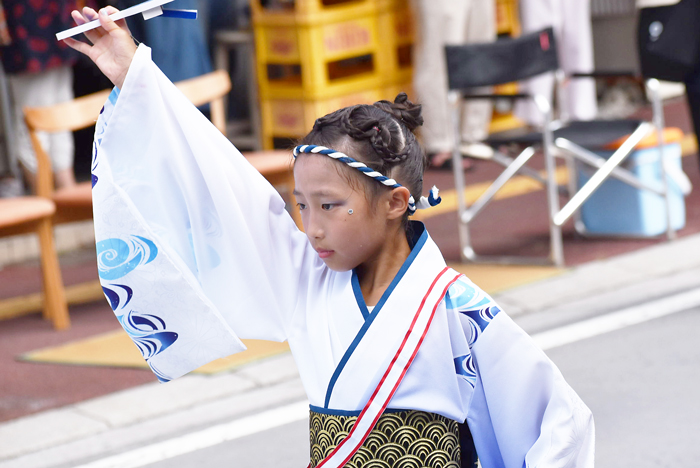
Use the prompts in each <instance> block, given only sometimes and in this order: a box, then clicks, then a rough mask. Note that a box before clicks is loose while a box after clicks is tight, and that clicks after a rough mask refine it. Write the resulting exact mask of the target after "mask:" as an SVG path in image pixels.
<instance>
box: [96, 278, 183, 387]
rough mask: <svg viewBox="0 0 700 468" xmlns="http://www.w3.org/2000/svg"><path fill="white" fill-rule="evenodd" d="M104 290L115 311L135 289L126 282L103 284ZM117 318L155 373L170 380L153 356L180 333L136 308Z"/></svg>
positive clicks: (173, 340)
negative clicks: (153, 359)
mask: <svg viewBox="0 0 700 468" xmlns="http://www.w3.org/2000/svg"><path fill="white" fill-rule="evenodd" d="M102 290H103V291H104V293H105V296H107V299H108V301H109V304H110V306H111V307H112V310H113V311H115V312H116V311H117V309H124V308H125V307H126V306H127V305H128V304H129V302H131V299H132V297H133V295H134V292H133V290H132V289H131V288H130V287H129V286H127V285H125V284H110V285H109V287H107V286H102ZM117 319H118V320H119V323H120V324H121V325H122V327H123V328H124V330H125V331H126V333H127V334H128V335H129V337H130V338H131V340H132V341H133V342H134V344H136V347H137V348H138V350H139V351H140V352H141V356H143V358H144V359H145V360H146V362H147V363H148V365H149V366H150V367H151V369H152V370H153V373H154V374H155V375H156V377H158V380H160V381H161V382H168V381H170V378H168V376H166V375H165V374H164V373H163V372H161V371H160V370H158V369H157V368H156V367H155V366H154V365H153V363H152V362H151V358H152V357H154V356H157V355H158V354H160V353H162V352H163V351H165V350H166V349H168V348H169V347H170V346H171V345H172V344H173V343H175V341H177V338H178V334H177V333H175V332H173V331H169V330H167V326H166V324H165V321H164V320H163V319H162V318H160V317H158V316H156V315H152V314H142V313H140V312H137V311H135V310H130V311H129V312H128V313H126V314H122V315H119V314H117Z"/></svg>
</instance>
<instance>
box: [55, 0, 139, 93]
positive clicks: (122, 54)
mask: <svg viewBox="0 0 700 468" xmlns="http://www.w3.org/2000/svg"><path fill="white" fill-rule="evenodd" d="M117 11H119V10H117V9H116V8H114V7H111V6H108V7H106V8H103V9H101V10H100V13H99V14H98V13H97V12H96V11H95V10H93V9H92V8H88V7H85V8H83V11H82V13H81V12H79V11H77V10H74V11H73V12H72V13H71V16H72V17H73V19H74V20H75V22H76V23H77V24H78V25H81V24H84V23H87V22H89V21H93V20H96V19H98V18H99V20H100V23H101V24H102V27H101V28H97V29H93V30H91V31H87V32H86V33H85V37H87V39H88V40H89V41H90V42H91V43H92V46H90V45H89V44H87V43H85V42H80V41H77V40H75V39H73V38H70V37H69V38H67V39H64V40H65V41H66V44H68V45H69V46H70V47H72V48H73V49H75V50H77V51H78V52H81V53H83V54H85V55H87V56H88V57H90V59H91V60H92V61H93V62H95V64H96V65H97V67H98V68H99V69H100V70H101V71H102V73H104V74H105V76H106V77H107V78H109V80H110V81H111V82H112V83H114V85H115V86H116V87H118V88H119V89H121V87H122V85H123V84H124V78H126V73H127V72H128V71H129V66H130V65H131V60H132V59H133V58H134V54H135V53H136V44H134V40H133V39H132V37H131V33H130V32H129V28H128V27H127V25H126V20H123V19H122V20H119V21H116V22H115V21H113V20H112V19H111V18H110V17H109V15H110V14H113V13H116V12H117Z"/></svg>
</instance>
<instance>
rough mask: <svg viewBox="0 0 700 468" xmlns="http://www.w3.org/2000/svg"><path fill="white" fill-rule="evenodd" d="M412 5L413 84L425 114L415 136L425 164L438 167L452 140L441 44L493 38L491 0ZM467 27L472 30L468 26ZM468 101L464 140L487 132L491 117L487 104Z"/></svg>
mask: <svg viewBox="0 0 700 468" xmlns="http://www.w3.org/2000/svg"><path fill="white" fill-rule="evenodd" d="M489 5H490V6H491V7H490V9H489ZM413 7H414V12H415V18H416V28H417V37H416V44H415V49H414V62H413V63H414V66H413V70H414V71H413V84H414V88H415V91H416V95H417V96H418V101H419V102H420V103H421V105H422V106H423V117H424V119H425V123H424V125H423V127H422V128H421V137H422V141H423V144H424V146H425V148H426V151H427V153H428V154H429V155H430V156H431V164H432V165H434V166H437V167H440V166H442V165H444V164H445V163H446V162H449V161H451V158H452V154H451V153H452V147H453V145H454V138H453V136H452V135H453V131H452V126H453V125H452V120H451V109H450V107H449V104H448V102H447V92H448V90H447V71H446V65H445V52H444V47H445V45H446V44H464V43H465V42H485V41H490V40H493V39H494V38H495V19H494V16H495V13H493V10H494V8H493V0H414V1H413ZM484 12H487V13H486V15H485V16H484V17H482V18H479V17H478V16H477V15H482V14H485V13H484ZM489 13H490V14H489ZM489 25H491V26H492V29H489V27H488V26H489ZM470 27H471V28H472V30H471V31H468V29H469V28H470ZM491 31H493V33H491ZM484 32H486V34H484ZM469 107H473V110H472V111H470V110H467V112H468V113H469V114H468V115H467V114H465V120H466V121H465V134H464V136H465V137H467V138H468V140H469V141H472V139H473V138H475V139H483V138H484V137H485V136H486V134H487V133H488V124H489V121H490V117H491V113H490V107H489V104H488V103H486V104H483V103H479V104H475V107H474V106H469ZM486 109H488V111H486ZM471 112H473V113H471ZM466 164H468V162H467V163H466ZM466 164H465V165H466Z"/></svg>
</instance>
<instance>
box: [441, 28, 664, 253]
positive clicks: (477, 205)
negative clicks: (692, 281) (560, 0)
mask: <svg viewBox="0 0 700 468" xmlns="http://www.w3.org/2000/svg"><path fill="white" fill-rule="evenodd" d="M445 54H446V58H447V75H448V81H449V89H450V93H449V101H450V104H451V105H452V120H453V125H454V135H455V145H454V150H453V163H454V164H453V167H454V168H455V170H454V177H455V189H456V190H457V194H458V212H459V238H460V249H461V255H462V258H463V259H464V260H466V261H472V262H492V263H519V264H533V263H534V264H550V263H552V264H554V265H557V266H563V264H564V253H563V242H562V231H561V228H562V225H563V224H564V223H566V222H567V221H568V220H569V219H570V218H571V217H572V216H574V215H576V216H577V212H578V209H579V208H580V207H581V205H582V204H583V203H584V202H585V201H586V200H587V199H588V198H589V197H590V196H591V195H592V194H593V192H594V191H595V190H596V189H598V187H600V185H601V184H602V183H603V182H604V181H605V180H606V179H608V178H609V177H614V178H617V179H619V180H621V181H623V182H625V183H627V184H629V185H631V186H633V187H636V188H639V189H644V190H649V191H651V192H653V193H655V194H658V195H660V196H662V197H664V198H665V204H666V215H667V216H666V220H667V231H666V235H667V236H668V238H669V239H673V238H674V236H675V232H674V230H673V227H672V224H671V219H670V198H669V189H668V183H667V178H666V172H667V171H666V164H665V163H664V164H661V179H662V182H661V183H660V184H650V183H648V182H645V181H642V180H640V179H639V178H638V177H637V176H635V175H634V174H633V173H632V172H630V171H629V170H627V169H625V168H623V167H621V163H622V162H623V161H624V160H625V159H626V158H627V156H629V155H630V154H631V153H632V152H633V151H634V149H635V147H636V146H637V145H638V144H639V143H640V142H641V141H642V139H644V137H646V136H647V135H648V134H649V133H651V132H653V131H655V130H656V131H657V140H658V146H659V151H660V155H663V128H664V119H663V108H662V103H661V98H660V95H659V92H658V89H659V83H658V81H657V80H655V79H651V80H648V81H647V83H646V85H647V88H648V90H649V95H650V97H651V100H652V103H653V111H654V119H653V122H646V121H642V120H626V119H625V120H593V121H572V122H565V121H562V120H557V121H555V120H554V112H553V107H552V103H551V99H550V98H548V97H545V96H538V95H534V96H531V95H527V94H514V95H501V94H498V95H495V94H483V93H481V94H480V93H478V92H477V91H475V90H476V89H478V88H482V89H483V87H488V86H494V85H498V84H504V83H511V82H516V81H521V80H523V79H527V78H530V77H533V76H536V75H540V74H544V73H553V74H555V76H556V78H557V83H559V84H560V85H561V83H562V82H563V79H564V76H563V72H562V71H561V70H560V69H559V62H558V59H557V51H556V40H555V37H554V32H553V30H552V29H551V28H548V29H545V30H542V31H540V32H536V33H531V34H527V35H523V36H521V37H519V38H516V39H502V40H499V41H496V42H492V43H483V44H470V45H457V46H446V48H445ZM581 76H593V75H584V74H577V75H575V76H574V77H573V78H576V77H581ZM559 89H560V88H559ZM462 99H491V100H495V99H513V100H516V99H531V100H533V101H534V103H535V105H536V107H537V109H538V110H539V112H541V113H542V115H543V117H544V124H543V126H542V128H541V129H539V130H536V131H526V132H522V133H520V134H518V135H513V134H512V132H503V134H494V135H491V136H490V137H489V139H488V140H487V141H486V143H487V144H490V145H491V146H493V147H494V148H496V152H495V156H494V158H493V159H494V161H495V162H498V163H500V164H502V165H503V166H505V170H504V171H503V172H502V173H501V174H500V175H499V176H498V177H497V178H496V180H495V181H494V182H493V183H492V184H491V185H490V186H489V188H488V189H487V190H486V191H485V192H484V193H483V194H482V195H481V196H480V197H479V198H478V199H477V200H476V201H475V202H474V203H473V204H472V205H471V206H467V204H466V201H465V196H464V174H463V171H461V170H459V168H461V167H462V160H461V158H462V155H461V152H460V151H459V146H460V140H461V138H460V128H461V121H460V120H461V112H460V106H459V104H460V101H461V100H462ZM625 136H628V137H627V139H626V140H625V141H624V143H623V144H622V145H621V146H620V147H619V149H617V150H616V151H615V152H614V153H613V154H612V156H611V157H610V158H608V159H607V160H606V159H605V158H603V157H601V156H599V155H597V154H595V153H594V152H593V151H594V150H596V149H602V148H604V147H605V146H606V145H607V144H609V143H611V142H613V141H616V140H619V139H621V138H624V137H625ZM509 143H515V144H517V145H519V146H521V147H523V146H524V147H525V149H524V150H522V151H521V152H520V154H519V155H518V156H517V157H515V158H513V157H510V156H508V155H506V154H503V153H502V152H500V151H499V150H498V148H500V147H502V146H503V145H505V144H509ZM538 148H541V150H542V153H543V155H544V161H545V171H546V177H544V178H543V177H541V176H540V174H539V172H538V171H535V170H533V169H531V168H529V167H527V166H526V163H527V162H528V161H529V160H530V159H531V158H532V156H533V155H535V153H536V150H537V149H538ZM555 156H558V157H563V158H565V161H566V165H567V169H568V171H569V182H568V187H567V188H568V190H567V189H564V191H565V192H566V191H568V194H569V196H570V198H569V200H568V202H567V203H566V204H565V205H564V207H563V208H560V205H559V194H560V189H559V187H558V185H557V181H556V179H555V170H556V164H555V159H554V158H555ZM661 158H662V159H661V160H662V161H664V158H663V157H662V156H661ZM575 160H577V161H579V163H583V164H585V165H588V166H592V167H593V168H595V169H596V171H595V173H594V174H593V176H592V177H591V178H590V179H589V180H588V182H586V183H585V184H584V185H583V186H582V187H581V188H580V189H579V188H578V186H577V183H576V178H575V171H576V164H575ZM517 173H521V174H523V175H526V176H529V177H533V178H535V179H536V180H538V181H540V182H541V183H543V184H544V185H545V187H546V193H547V203H548V211H549V230H550V251H549V255H548V257H546V258H537V257H536V258H531V257H517V256H515V257H514V256H510V257H508V256H483V255H478V254H477V253H475V251H474V248H473V246H472V243H471V236H470V232H469V226H470V223H471V222H472V221H473V220H474V218H475V217H476V216H477V215H478V214H479V213H480V212H481V211H482V210H483V209H484V207H485V206H486V205H487V204H488V203H489V202H490V201H491V200H492V199H493V197H494V196H495V195H496V193H497V192H498V190H500V189H501V188H502V187H503V186H504V185H505V184H506V183H507V182H508V181H509V180H510V179H511V178H512V177H513V176H515V175H516V174H517ZM581 226H582V223H580V220H578V222H577V229H582V227H581Z"/></svg>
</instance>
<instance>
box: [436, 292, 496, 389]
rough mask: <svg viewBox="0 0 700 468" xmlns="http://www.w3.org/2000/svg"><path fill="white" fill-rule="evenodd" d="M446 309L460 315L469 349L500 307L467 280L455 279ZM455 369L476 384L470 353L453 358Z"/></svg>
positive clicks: (471, 383)
mask: <svg viewBox="0 0 700 468" xmlns="http://www.w3.org/2000/svg"><path fill="white" fill-rule="evenodd" d="M445 301H446V307H447V309H450V310H453V311H455V312H457V313H458V314H459V315H460V316H461V317H462V327H463V329H464V333H465V335H466V338H467V342H468V345H469V349H470V350H471V348H472V347H473V346H474V344H475V343H476V341H477V340H478V338H479V337H480V336H481V334H482V333H484V331H485V330H486V328H487V327H488V325H489V324H490V323H491V322H492V321H493V319H494V318H495V317H496V315H498V313H499V312H501V309H500V308H499V307H498V306H497V305H496V304H495V303H494V302H493V300H492V299H491V298H490V297H489V296H487V295H486V293H484V292H483V291H481V290H480V289H479V288H477V287H475V286H473V285H472V284H470V283H468V282H467V281H457V282H456V283H455V284H454V285H453V286H452V287H450V289H449V291H448V296H447V297H446V298H445ZM454 364H455V371H456V373H457V375H460V376H462V377H463V378H464V379H465V380H466V381H467V382H468V383H469V385H471V386H472V387H474V386H475V385H476V378H477V373H476V364H475V363H474V358H473V357H472V354H471V353H469V354H465V355H461V356H457V357H455V358H454Z"/></svg>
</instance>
